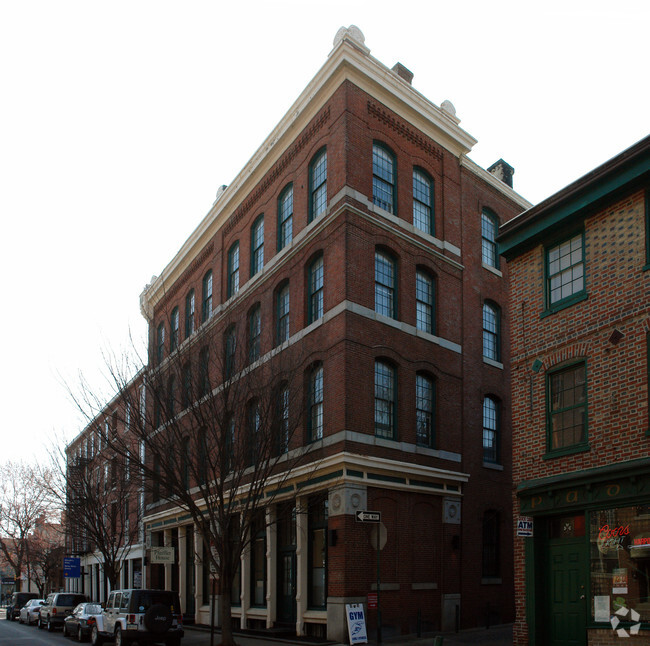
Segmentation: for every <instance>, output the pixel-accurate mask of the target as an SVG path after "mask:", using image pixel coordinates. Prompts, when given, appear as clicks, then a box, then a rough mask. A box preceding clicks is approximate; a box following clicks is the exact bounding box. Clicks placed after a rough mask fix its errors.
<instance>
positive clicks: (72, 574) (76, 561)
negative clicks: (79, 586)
mask: <svg viewBox="0 0 650 646" xmlns="http://www.w3.org/2000/svg"><path fill="white" fill-rule="evenodd" d="M79 577H81V559H80V558H78V557H76V556H65V557H64V558H63V578H64V579H78V578H79Z"/></svg>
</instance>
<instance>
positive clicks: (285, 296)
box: [278, 285, 289, 343]
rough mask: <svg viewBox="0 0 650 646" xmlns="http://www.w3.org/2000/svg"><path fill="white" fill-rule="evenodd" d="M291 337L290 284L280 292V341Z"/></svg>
mask: <svg viewBox="0 0 650 646" xmlns="http://www.w3.org/2000/svg"><path fill="white" fill-rule="evenodd" d="M288 339H289V285H287V286H286V287H284V288H283V289H282V290H281V291H280V293H279V294H278V342H279V343H283V342H284V341H287V340H288Z"/></svg>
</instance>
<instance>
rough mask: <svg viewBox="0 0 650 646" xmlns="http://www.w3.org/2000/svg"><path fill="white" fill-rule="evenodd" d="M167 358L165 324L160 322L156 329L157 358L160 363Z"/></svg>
mask: <svg viewBox="0 0 650 646" xmlns="http://www.w3.org/2000/svg"><path fill="white" fill-rule="evenodd" d="M164 358H165V324H164V323H160V324H159V325H158V330H157V331H156V359H157V361H158V363H159V364H160V363H162V360H163V359H164Z"/></svg>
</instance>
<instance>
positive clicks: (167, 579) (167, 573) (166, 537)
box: [163, 529, 172, 590]
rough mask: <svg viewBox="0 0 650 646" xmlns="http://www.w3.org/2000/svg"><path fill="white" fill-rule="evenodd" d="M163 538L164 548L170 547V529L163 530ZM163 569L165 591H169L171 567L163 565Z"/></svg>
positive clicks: (166, 564) (170, 586) (168, 564)
mask: <svg viewBox="0 0 650 646" xmlns="http://www.w3.org/2000/svg"><path fill="white" fill-rule="evenodd" d="M163 536H164V538H163V541H164V543H165V547H171V545H172V530H171V529H166V530H164V534H163ZM163 567H164V568H165V590H171V589H172V566H171V564H170V563H165V565H164V566H163Z"/></svg>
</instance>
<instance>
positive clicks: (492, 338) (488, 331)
mask: <svg viewBox="0 0 650 646" xmlns="http://www.w3.org/2000/svg"><path fill="white" fill-rule="evenodd" d="M483 358H484V359H490V360H491V361H497V362H500V361H501V308H500V307H499V306H498V305H497V304H496V303H493V302H492V301H485V303H483Z"/></svg>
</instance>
